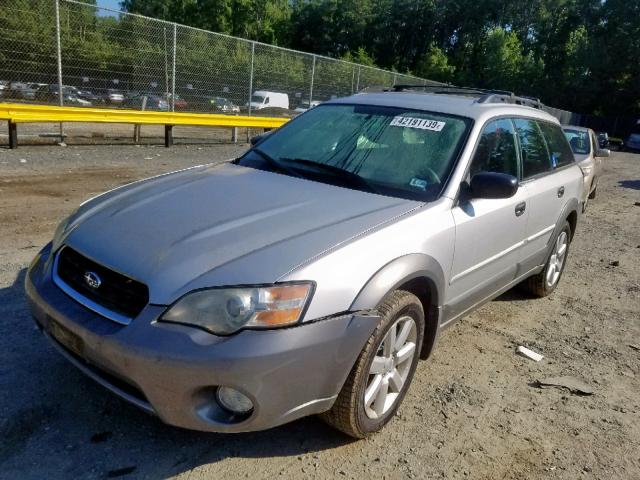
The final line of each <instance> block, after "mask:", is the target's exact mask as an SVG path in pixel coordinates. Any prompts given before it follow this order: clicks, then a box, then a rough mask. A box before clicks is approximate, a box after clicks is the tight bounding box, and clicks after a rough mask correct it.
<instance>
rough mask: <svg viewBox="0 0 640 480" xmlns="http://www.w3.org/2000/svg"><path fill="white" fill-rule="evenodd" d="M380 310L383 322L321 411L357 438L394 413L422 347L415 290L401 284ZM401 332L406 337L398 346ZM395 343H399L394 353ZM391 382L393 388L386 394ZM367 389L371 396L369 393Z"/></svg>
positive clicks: (419, 306)
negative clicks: (403, 356)
mask: <svg viewBox="0 0 640 480" xmlns="http://www.w3.org/2000/svg"><path fill="white" fill-rule="evenodd" d="M377 311H378V313H379V314H380V317H381V319H380V323H379V324H378V326H377V327H376V329H375V331H374V332H373V333H372V334H371V336H370V337H369V339H368V340H367V343H366V344H365V346H364V348H363V349H362V352H360V355H359V356H358V359H357V360H356V362H355V365H354V366H353V368H352V369H351V372H350V373H349V376H348V377H347V380H346V381H345V383H344V386H343V387H342V390H341V391H340V393H339V394H338V398H337V399H336V401H335V403H334V404H333V407H332V408H331V410H329V411H328V412H325V413H323V414H321V415H320V417H321V418H322V419H323V420H324V421H325V422H326V423H328V424H329V425H331V426H332V427H334V428H336V429H338V430H340V431H342V432H344V433H346V434H347V435H349V436H351V437H353V438H364V437H366V436H368V435H370V434H372V433H375V432H377V431H379V430H380V429H382V427H384V426H385V425H386V424H387V423H389V421H390V420H391V419H392V418H393V416H394V415H395V413H396V411H397V409H398V407H399V406H400V404H401V403H402V400H403V399H404V396H405V395H406V393H407V390H408V389H409V386H410V384H411V380H412V379H413V375H414V373H415V370H416V366H417V364H418V360H419V358H420V351H421V348H422V340H423V337H424V328H425V319H424V311H423V309H422V304H421V303H420V300H418V298H417V297H416V296H415V295H413V294H412V293H409V292H405V291H403V290H396V291H395V292H393V293H392V294H391V295H389V296H388V298H387V299H386V300H384V301H383V302H382V303H381V304H380V305H379V306H378V308H377ZM405 329H407V331H408V333H407V331H405ZM392 330H393V332H392ZM401 334H404V336H405V338H406V342H402V345H400V348H399V349H396V348H395V346H397V345H396V344H397V343H399V340H400V338H399V335H401ZM393 337H395V338H393ZM394 339H395V340H396V342H393V340H394ZM410 344H412V345H413V347H410ZM391 345H394V348H393V349H392V350H393V352H391V355H389V349H390V346H391ZM411 348H412V352H413V353H412V356H410V357H409V358H406V359H405V361H404V362H403V361H400V362H398V360H399V359H398V358H397V353H399V352H402V351H403V350H405V354H406V353H407V350H411ZM374 359H375V360H376V364H375V365H374ZM385 360H386V362H385ZM400 380H402V381H401V382H400ZM398 383H400V387H399V388H398ZM376 387H378V388H377V389H376ZM385 388H388V390H387V392H388V393H387V394H386V395H382V393H381V392H382V391H383V390H384V389H385ZM375 392H377V394H376V393H375ZM365 395H368V397H369V398H367V399H365ZM383 397H384V398H383ZM371 398H372V399H373V400H369V399H371Z"/></svg>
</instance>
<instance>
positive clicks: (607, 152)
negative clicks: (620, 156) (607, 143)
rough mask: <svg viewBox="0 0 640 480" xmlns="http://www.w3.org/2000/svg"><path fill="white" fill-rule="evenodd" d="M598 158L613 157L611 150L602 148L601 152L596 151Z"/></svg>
mask: <svg viewBox="0 0 640 480" xmlns="http://www.w3.org/2000/svg"><path fill="white" fill-rule="evenodd" d="M595 156H596V157H603V158H606V157H609V156H611V150H609V149H608V148H601V149H600V150H596V154H595Z"/></svg>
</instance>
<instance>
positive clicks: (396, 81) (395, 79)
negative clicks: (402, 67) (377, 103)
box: [391, 73, 398, 87]
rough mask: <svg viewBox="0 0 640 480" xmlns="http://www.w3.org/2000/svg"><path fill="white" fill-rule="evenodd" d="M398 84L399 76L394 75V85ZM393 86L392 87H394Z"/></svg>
mask: <svg viewBox="0 0 640 480" xmlns="http://www.w3.org/2000/svg"><path fill="white" fill-rule="evenodd" d="M396 83H398V74H397V73H394V74H393V85H395V84H396ZM393 85H391V86H392V87H393Z"/></svg>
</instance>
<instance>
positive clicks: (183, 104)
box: [162, 93, 188, 110]
mask: <svg viewBox="0 0 640 480" xmlns="http://www.w3.org/2000/svg"><path fill="white" fill-rule="evenodd" d="M171 97H172V95H171V94H170V93H166V94H164V95H162V98H164V100H165V101H166V102H167V104H168V105H169V109H171ZM187 106H188V105H187V101H186V100H185V99H184V98H182V97H181V96H180V95H176V99H175V104H174V107H175V109H176V110H186V109H187Z"/></svg>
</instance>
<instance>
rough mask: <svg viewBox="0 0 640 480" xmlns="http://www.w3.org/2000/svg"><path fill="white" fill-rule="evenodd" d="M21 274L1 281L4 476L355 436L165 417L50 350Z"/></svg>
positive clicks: (325, 444) (111, 472)
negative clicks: (209, 425)
mask: <svg viewBox="0 0 640 480" xmlns="http://www.w3.org/2000/svg"><path fill="white" fill-rule="evenodd" d="M25 275H26V268H23V269H22V270H20V272H19V273H18V274H17V276H16V278H15V280H14V282H13V283H12V284H11V285H9V286H7V287H5V288H0V329H2V332H3V335H0V438H2V439H3V440H2V442H0V471H1V472H2V474H1V475H0V476H3V475H7V477H4V478H22V479H30V478H33V479H41V478H44V477H46V478H48V479H49V480H51V479H55V478H86V477H95V476H98V477H100V478H104V477H123V478H125V476H126V478H164V477H168V476H172V475H178V474H180V473H183V472H187V471H190V470H192V469H194V468H196V467H199V466H202V465H207V464H215V463H217V462H220V461H222V460H225V459H229V458H267V457H297V456H299V455H303V454H306V453H310V452H318V451H322V450H328V449H333V448H337V447H340V446H342V445H346V444H349V443H351V442H352V441H353V440H352V439H350V438H349V437H347V436H345V435H343V434H341V433H339V432H337V431H336V430H333V429H331V428H330V427H328V426H327V425H325V424H324V423H323V422H322V421H320V420H319V419H317V418H316V417H310V418H305V419H301V420H298V421H295V422H293V423H290V424H287V425H283V426H281V427H277V428H274V429H272V430H268V431H263V432H253V433H240V434H216V433H208V432H196V431H190V430H184V429H181V428H176V427H171V426H169V425H166V424H164V423H162V422H161V421H160V419H158V418H156V417H154V416H152V415H149V414H146V413H145V412H143V411H141V410H139V409H138V408H136V407H134V406H131V405H130V404H128V403H127V402H125V401H123V400H121V399H119V398H118V397H116V396H114V395H113V394H112V393H111V392H109V391H108V390H106V389H104V388H103V387H101V386H100V385H98V384H96V383H94V382H93V381H92V380H90V379H89V378H87V377H85V376H84V375H83V374H82V373H81V372H79V371H78V370H76V369H75V368H74V367H73V366H72V365H71V364H69V363H68V362H67V361H66V360H65V359H64V358H63V357H62V356H60V355H59V354H58V353H57V352H56V351H55V349H54V348H53V347H52V346H51V345H50V344H49V343H48V341H47V340H46V339H45V338H44V337H43V335H42V334H41V333H40V331H39V329H38V328H37V327H36V326H35V324H34V322H33V320H32V319H31V315H30V313H29V310H28V306H27V302H26V298H25V295H24V287H23V284H24V279H25ZM286 463H287V462H284V463H283V465H285V464H286ZM214 476H215V475H214Z"/></svg>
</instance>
